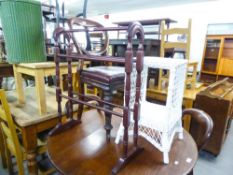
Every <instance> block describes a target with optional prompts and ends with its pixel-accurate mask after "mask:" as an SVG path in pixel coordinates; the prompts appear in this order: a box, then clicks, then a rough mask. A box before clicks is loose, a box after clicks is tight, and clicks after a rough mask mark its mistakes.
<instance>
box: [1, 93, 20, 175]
mask: <svg viewBox="0 0 233 175" xmlns="http://www.w3.org/2000/svg"><path fill="white" fill-rule="evenodd" d="M0 130H1V131H0V132H1V133H0V134H3V137H4V141H5V145H6V149H7V150H9V151H6V152H7V154H9V155H10V154H11V153H13V154H14V155H15V158H16V162H17V167H18V173H19V175H24V168H23V152H22V151H21V145H20V143H19V140H18V136H17V133H16V126H15V124H14V121H13V118H12V116H11V112H10V107H9V105H8V102H7V99H6V95H5V92H4V90H2V89H0ZM10 157H11V156H8V159H10ZM8 162H9V163H11V160H8ZM10 171H11V170H10Z"/></svg>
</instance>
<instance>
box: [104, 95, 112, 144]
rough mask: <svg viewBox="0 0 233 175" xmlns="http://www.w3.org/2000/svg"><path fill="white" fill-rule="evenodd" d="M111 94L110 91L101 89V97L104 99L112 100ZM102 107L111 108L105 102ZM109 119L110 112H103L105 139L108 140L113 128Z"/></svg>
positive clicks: (110, 116) (110, 117)
mask: <svg viewBox="0 0 233 175" xmlns="http://www.w3.org/2000/svg"><path fill="white" fill-rule="evenodd" d="M112 95H113V94H112V92H111V91H103V99H104V101H107V102H112ZM104 108H106V109H109V110H112V107H111V106H109V105H107V104H104ZM111 119H112V114H109V113H106V112H105V125H104V128H105V130H106V140H107V141H108V142H109V141H110V137H111V129H112V128H113V127H112V124H111Z"/></svg>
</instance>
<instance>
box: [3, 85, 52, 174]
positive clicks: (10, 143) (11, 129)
mask: <svg viewBox="0 0 233 175" xmlns="http://www.w3.org/2000/svg"><path fill="white" fill-rule="evenodd" d="M0 102H1V105H0V132H2V133H1V134H2V136H3V137H2V138H3V140H1V142H2V141H3V142H4V144H5V153H6V155H7V161H8V168H9V172H10V174H12V173H14V171H13V165H12V160H11V159H12V158H11V156H14V157H15V158H16V162H17V167H18V174H19V175H24V174H25V171H24V167H23V161H24V160H25V159H26V152H25V149H24V148H23V147H22V145H21V144H20V142H19V138H18V135H19V134H20V133H17V130H16V129H17V128H16V126H15V124H14V121H13V118H12V115H11V111H10V107H9V105H8V102H7V99H6V95H5V92H4V91H3V90H1V89H0ZM46 149H47V148H46V143H45V142H43V141H41V140H38V147H37V153H38V154H45V153H46ZM52 172H54V169H53V168H51V169H49V170H47V171H45V172H40V174H44V175H46V174H50V173H52Z"/></svg>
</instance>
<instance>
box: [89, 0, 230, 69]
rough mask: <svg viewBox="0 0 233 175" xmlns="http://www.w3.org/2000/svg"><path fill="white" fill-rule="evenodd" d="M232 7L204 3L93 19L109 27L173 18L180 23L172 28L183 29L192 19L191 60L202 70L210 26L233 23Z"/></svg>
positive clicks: (222, 1) (226, 2) (223, 3)
mask: <svg viewBox="0 0 233 175" xmlns="http://www.w3.org/2000/svg"><path fill="white" fill-rule="evenodd" d="M145 3H146V1H145ZM116 5H117V4H116ZM232 6H233V1H232V0H218V1H210V2H204V3H195V4H188V5H179V6H170V7H163V8H154V9H147V10H140V11H130V12H126V13H117V14H110V16H109V19H105V18H104V16H96V17H93V19H95V20H98V21H100V22H101V23H103V24H104V25H108V26H109V25H112V22H116V21H129V20H140V19H152V18H171V19H175V20H177V21H178V23H176V24H173V25H172V26H174V25H177V26H180V27H182V26H187V22H188V19H189V18H192V38H191V52H190V58H191V59H192V60H197V61H199V63H200V64H199V69H200V66H201V60H202V54H203V49H204V43H205V36H206V33H207V26H208V24H211V23H233V13H232Z"/></svg>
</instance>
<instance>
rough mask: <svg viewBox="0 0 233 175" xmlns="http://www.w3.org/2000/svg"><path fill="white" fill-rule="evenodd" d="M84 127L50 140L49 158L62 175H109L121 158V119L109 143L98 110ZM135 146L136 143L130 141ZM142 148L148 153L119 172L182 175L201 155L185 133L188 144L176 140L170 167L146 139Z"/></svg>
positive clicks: (141, 141)
mask: <svg viewBox="0 0 233 175" xmlns="http://www.w3.org/2000/svg"><path fill="white" fill-rule="evenodd" d="M83 115H84V116H83V117H82V119H83V120H82V124H80V125H77V126H75V127H73V128H71V129H69V130H67V131H65V132H62V133H60V134H57V135H54V136H51V137H49V138H48V154H49V157H50V159H51V161H52V162H53V164H54V166H55V167H56V168H57V170H58V171H59V172H60V173H62V174H67V175H68V174H75V175H84V174H85V175H108V174H111V169H112V168H113V167H114V165H115V164H116V162H117V160H118V158H119V156H120V155H121V150H122V149H121V148H122V144H118V145H116V144H115V143H114V139H115V135H116V131H117V129H118V127H119V124H120V121H121V119H120V118H117V117H113V119H112V123H113V126H114V128H113V130H112V134H111V135H112V137H111V141H110V142H109V143H107V142H106V140H105V130H104V129H103V125H104V116H103V115H102V114H101V113H98V112H97V111H96V110H90V111H88V112H85V113H84V114H83ZM130 143H131V144H132V139H130ZM139 145H140V146H142V147H144V151H143V152H142V153H140V154H139V155H138V156H136V157H135V158H134V160H132V161H131V162H130V163H129V164H127V166H126V167H125V168H124V169H123V170H121V171H120V172H119V175H145V174H146V175H152V174H153V175H171V174H172V175H181V174H187V173H189V172H190V170H191V169H192V168H193V167H194V165H195V163H196V161H197V158H198V151H197V147H196V144H195V142H194V140H193V139H192V137H191V136H190V135H189V134H188V133H187V132H186V131H184V140H178V139H177V138H175V140H174V142H173V145H172V148H171V151H170V153H169V156H170V158H169V159H170V163H169V164H168V165H164V164H163V156H162V153H161V152H160V151H158V150H157V149H156V148H155V147H153V146H152V145H151V144H150V143H149V142H147V141H146V140H144V139H143V138H139Z"/></svg>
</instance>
